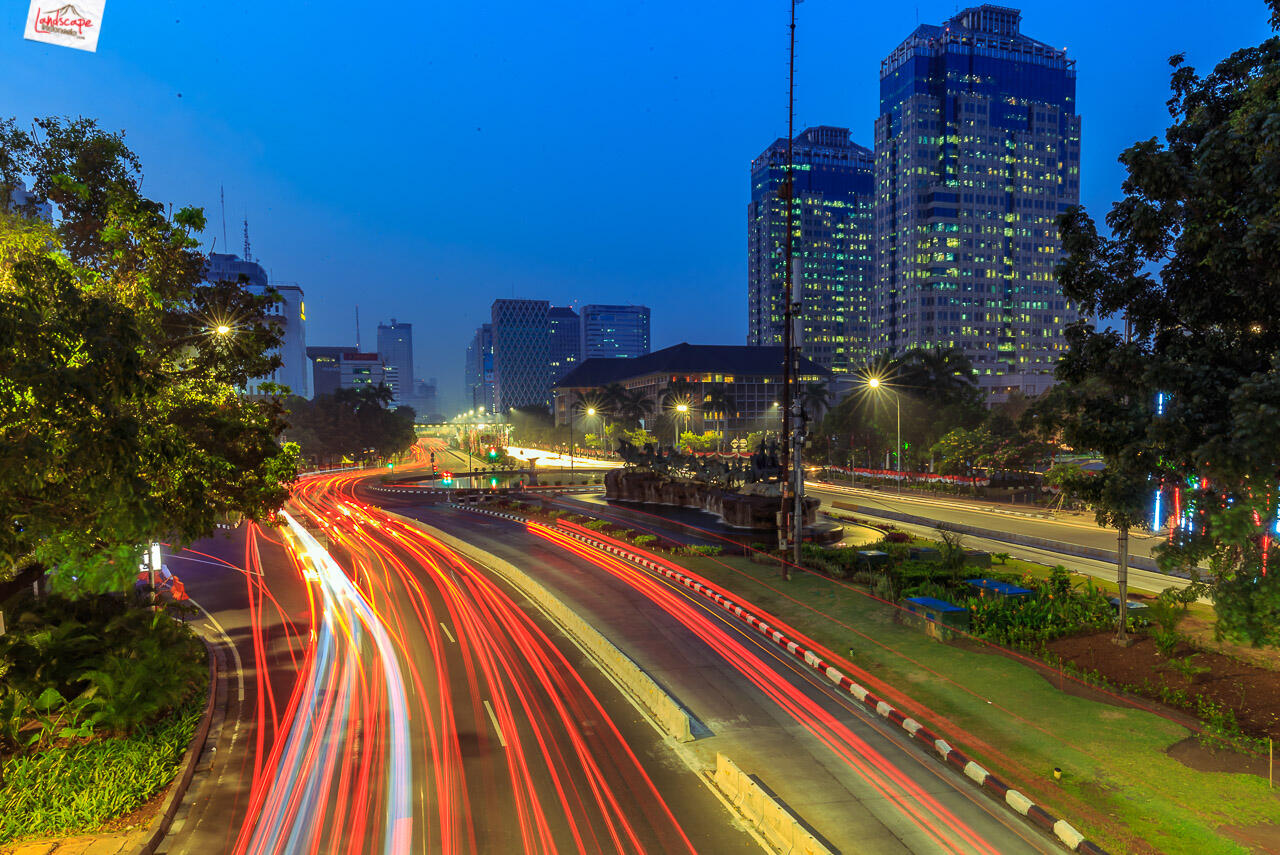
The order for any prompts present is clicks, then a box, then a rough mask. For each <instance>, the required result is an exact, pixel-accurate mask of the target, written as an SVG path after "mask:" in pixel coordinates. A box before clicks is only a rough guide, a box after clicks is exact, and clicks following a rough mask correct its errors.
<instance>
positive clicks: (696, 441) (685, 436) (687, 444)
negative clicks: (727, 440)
mask: <svg viewBox="0 0 1280 855" xmlns="http://www.w3.org/2000/svg"><path fill="white" fill-rule="evenodd" d="M680 446H681V447H682V448H688V449H690V450H691V451H697V452H713V451H717V450H718V449H719V446H720V434H718V433H714V432H712V431H708V432H706V433H703V434H697V433H693V432H692V431H685V432H684V433H682V434H680Z"/></svg>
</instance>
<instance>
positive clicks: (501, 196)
mask: <svg viewBox="0 0 1280 855" xmlns="http://www.w3.org/2000/svg"><path fill="white" fill-rule="evenodd" d="M787 8H788V6H787V3H786V2H785V0H770V2H761V0H737V2H723V0H721V1H720V2H702V3H676V2H653V0H650V2H645V1H644V0H641V1H640V2H629V3H625V4H619V3H610V2H604V3H594V4H592V3H566V2H560V1H559V0H550V2H543V3H539V4H532V3H527V2H510V0H504V2H498V0H481V2H460V3H459V2H455V3H449V4H444V3H438V4H433V3H425V4H400V3H387V4H363V8H360V7H358V6H356V5H355V4H335V3H302V4H299V3H295V4H272V3H257V4H252V5H251V4H247V3H240V2H230V1H229V0H224V2H212V3H210V2H204V3H183V4H172V3H165V4H161V3H154V2H152V3H146V4H142V3H130V2H125V0H109V2H108V3H107V7H106V16H105V20H104V22H103V27H102V31H101V37H100V42H99V45H98V52H97V53H96V54H87V53H83V52H80V51H73V50H69V49H66V48H57V47H50V46H45V45H41V44H36V43H33V42H28V41H25V40H24V39H23V38H22V35H21V34H22V30H23V26H24V23H25V15H26V4H24V3H21V2H17V0H15V2H10V3H8V4H6V5H5V8H4V10H3V12H0V34H6V35H3V42H0V44H3V47H0V96H2V97H0V114H3V115H12V116H16V117H17V118H18V119H19V120H20V121H21V122H28V121H29V120H30V119H31V118H32V117H33V116H38V115H47V114H57V115H85V116H93V117H96V118H98V119H99V120H100V121H101V123H102V124H103V126H104V127H106V128H109V129H123V130H124V131H125V132H126V134H127V138H128V140H129V142H130V144H131V145H132V146H133V148H134V149H135V150H136V151H137V152H138V153H139V154H140V156H141V157H142V161H143V164H144V167H145V171H146V177H145V181H144V190H145V191H146V192H147V193H148V195H150V196H151V197H153V198H157V199H161V200H164V201H166V202H173V203H175V204H179V205H180V204H196V205H203V206H204V207H205V208H206V212H207V213H208V214H209V216H210V223H211V226H210V228H209V230H208V232H207V233H206V237H207V238H208V240H209V241H212V240H213V239H214V238H216V239H217V244H218V247H217V248H218V249H219V250H222V249H223V248H224V241H223V238H222V227H221V221H220V217H219V208H218V188H219V185H223V186H225V188H226V199H227V203H226V212H227V232H228V237H229V243H230V245H231V249H232V251H235V252H239V251H240V247H241V245H242V239H241V228H240V224H241V220H242V219H243V218H244V217H246V216H247V217H248V219H249V230H250V237H251V238H252V244H253V252H254V255H255V256H257V257H258V258H259V260H260V261H261V262H262V263H263V264H264V266H266V267H267V268H268V269H269V270H270V272H271V274H272V277H273V278H274V279H275V280H278V281H283V282H296V283H298V284H300V285H301V286H302V287H303V288H304V289H305V291H306V295H307V309H308V327H307V340H308V343H309V344H352V343H354V338H355V332H354V327H355V323H354V312H355V306H356V305H357V304H359V306H360V318H361V323H362V327H363V328H362V341H363V342H364V343H366V345H367V344H368V343H371V342H372V341H373V329H374V326H375V325H376V324H377V322H378V321H379V320H386V319H389V318H391V317H392V316H394V317H396V318H397V319H399V320H401V321H409V322H412V323H413V324H414V326H415V330H414V332H415V336H414V337H415V347H416V359H415V362H416V363H417V366H418V369H417V373H418V374H419V376H424V377H427V376H435V377H438V378H439V380H440V383H441V387H442V389H441V390H442V393H443V394H445V395H446V396H448V397H449V398H450V400H451V401H453V402H454V403H460V401H458V397H457V396H458V395H459V394H460V390H461V385H462V383H461V374H462V355H463V351H464V349H465V347H466V343H467V341H468V340H469V338H470V336H471V333H472V332H473V330H474V329H475V327H476V325H478V324H479V323H481V322H483V321H484V320H485V319H487V317H488V313H489V304H490V303H491V302H492V301H493V300H494V299H496V298H498V297H511V296H518V297H530V298H540V299H549V300H551V301H553V302H556V303H569V302H572V301H577V302H578V303H580V304H581V303H592V302H596V303H602V302H641V303H645V304H648V305H650V306H652V307H653V337H654V346H655V347H663V346H666V345H669V344H674V343H677V342H679V341H693V342H702V343H743V342H745V336H746V222H745V220H746V213H745V212H746V203H747V197H748V166H749V163H750V160H751V158H752V157H753V156H755V155H756V154H758V153H759V152H760V151H761V150H762V149H764V148H765V147H766V146H767V145H768V144H769V143H770V142H771V141H772V140H773V139H774V138H775V137H778V136H782V135H783V134H785V131H786V60H787V56H786V44H787V43H786V35H787V34H786V15H787ZM957 8H958V7H957V5H956V3H954V2H946V3H944V2H931V0H926V2H920V3H919V4H914V5H913V4H898V3H884V4H876V5H873V4H867V3H857V4H855V3H850V2H841V0H808V2H806V3H804V4H803V5H801V6H800V7H799V27H798V31H797V32H798V49H797V57H798V58H797V87H798V88H797V101H796V105H797V130H798V129H800V128H803V127H805V126H807V125H816V124H829V125H842V126H847V127H850V128H852V129H853V130H854V132H855V138H856V139H858V140H859V141H860V142H862V143H864V144H866V145H870V144H871V138H872V123H873V122H874V119H875V115H876V110H877V96H878V70H879V62H880V59H881V58H882V57H883V56H884V55H885V54H887V53H888V52H889V51H890V50H892V49H893V47H895V46H896V45H897V44H898V42H899V41H901V40H902V39H903V38H904V37H905V36H906V35H907V34H908V33H909V32H910V31H911V29H912V28H914V26H915V24H916V22H917V15H918V20H919V21H921V22H926V23H928V22H934V23H936V22H939V21H941V20H942V19H944V18H946V17H949V16H950V15H951V14H953V13H954V12H955V11H956V9H957ZM1020 8H1022V10H1023V21H1022V27H1023V32H1025V33H1027V34H1028V35H1031V36H1033V37H1035V38H1039V39H1041V40H1043V41H1047V42H1050V43H1051V44H1054V45H1059V46H1064V47H1066V48H1067V49H1068V51H1069V52H1070V55H1071V56H1073V57H1074V58H1075V59H1076V60H1077V68H1078V72H1079V77H1078V90H1077V96H1078V103H1079V107H1080V111H1081V114H1082V116H1083V140H1082V146H1083V165H1082V185H1083V193H1082V196H1083V199H1082V200H1083V201H1084V203H1085V204H1086V205H1087V206H1088V207H1089V208H1090V210H1091V211H1092V212H1093V213H1094V214H1095V216H1100V215H1101V214H1103V213H1104V212H1105V210H1106V208H1107V207H1108V206H1109V205H1110V203H1111V202H1112V201H1113V200H1114V199H1115V198H1116V196H1117V195H1118V193H1119V185H1120V181H1121V179H1122V177H1123V173H1122V171H1121V169H1120V167H1119V165H1118V164H1117V163H1116V156H1117V154H1118V153H1119V152H1120V151H1121V150H1122V149H1123V148H1124V147H1125V146H1127V145H1128V144H1130V143H1131V142H1133V141H1134V140H1137V139H1140V138H1147V137H1150V136H1153V135H1158V134H1160V133H1162V131H1163V129H1164V127H1165V126H1166V125H1167V124H1168V114H1167V112H1166V110H1165V106H1164V104H1165V101H1166V99H1167V97H1168V96H1167V93H1168V66H1167V64H1166V59H1167V57H1168V56H1169V55H1170V54H1172V53H1175V52H1179V51H1182V52H1185V53H1186V54H1187V57H1188V60H1189V61H1190V62H1191V63H1192V64H1194V65H1196V66H1197V67H1199V68H1202V69H1207V68H1208V67H1210V66H1211V65H1212V64H1213V63H1214V62H1216V61H1217V60H1218V59H1220V58H1222V57H1223V56H1225V55H1226V54H1228V53H1229V52H1230V51H1232V50H1234V49H1236V48H1238V47H1242V46H1244V45H1249V44H1256V43H1258V42H1260V41H1261V40H1263V39H1264V38H1266V37H1267V36H1268V35H1269V30H1268V29H1267V26H1266V17H1267V15H1266V11H1265V7H1264V4H1263V3H1262V2H1261V0H1217V2H1214V3H1213V4H1207V3H1205V2H1203V0H1168V2H1165V3H1161V4H1152V3H1149V2H1140V0H1119V2H1116V0H1110V2H1103V0H1080V2H1075V3H1063V2H1061V0H1057V2H1043V0H1034V2H1031V0H1028V2H1025V3H1022V4H1021V6H1020Z"/></svg>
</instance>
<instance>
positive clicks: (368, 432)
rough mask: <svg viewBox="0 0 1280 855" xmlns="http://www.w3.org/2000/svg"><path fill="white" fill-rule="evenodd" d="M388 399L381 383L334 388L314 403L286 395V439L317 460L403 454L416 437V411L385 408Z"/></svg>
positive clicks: (304, 455)
mask: <svg viewBox="0 0 1280 855" xmlns="http://www.w3.org/2000/svg"><path fill="white" fill-rule="evenodd" d="M391 400H392V395H391V390H390V389H389V388H388V387H387V386H385V385H379V386H375V387H371V388H368V389H338V390H337V391H335V392H334V393H333V394H332V395H320V396H318V397H317V398H316V399H315V400H313V401H308V400H306V399H305V398H299V397H291V398H288V399H287V400H286V401H285V408H286V411H287V413H288V419H289V427H288V429H287V430H286V431H285V437H287V438H288V439H289V440H290V441H292V442H296V443H297V444H298V446H299V447H300V449H301V452H302V456H303V457H304V458H306V459H308V460H312V461H315V462H316V463H319V464H325V463H331V462H337V461H340V460H342V459H343V458H346V459H349V460H353V461H356V460H367V459H370V458H375V457H380V458H388V457H393V456H394V455H397V454H402V453H404V452H405V451H407V450H408V449H409V446H411V445H413V444H414V442H416V441H417V434H416V433H415V431H414V427H413V421H414V416H415V413H414V411H413V410H412V409H411V408H409V407H397V408H396V409H394V410H392V409H388V406H389V405H390V403H391Z"/></svg>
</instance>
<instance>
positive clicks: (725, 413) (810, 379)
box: [554, 344, 832, 441]
mask: <svg viewBox="0 0 1280 855" xmlns="http://www.w3.org/2000/svg"><path fill="white" fill-rule="evenodd" d="M782 353H783V351H782V347H780V346H771V345H766V346H750V345H745V346H744V345H706V344H677V345H673V346H672V347H666V348H663V349H662V350H656V351H654V352H652V353H649V354H645V355H643V356H638V357H635V358H632V359H602V358H598V357H597V358H595V359H585V360H583V361H582V363H581V364H580V365H578V366H577V367H576V368H574V369H573V370H572V371H570V372H569V373H568V374H566V375H565V376H564V377H563V378H561V379H560V380H559V381H558V382H557V383H556V384H555V389H554V393H555V407H554V414H555V419H556V424H568V421H569V415H570V412H571V409H570V407H571V405H572V404H573V403H574V402H576V401H579V400H586V401H590V400H591V399H592V396H598V395H599V394H600V393H601V391H602V390H603V389H604V388H605V387H606V386H608V385H609V384H611V383H620V384H622V386H623V387H624V388H626V389H629V390H633V391H639V392H641V393H642V394H643V395H644V397H645V398H647V399H648V401H649V405H650V412H651V414H652V415H650V416H649V417H648V418H646V419H645V420H644V421H645V427H646V428H647V429H650V430H653V429H654V428H655V427H656V425H657V423H658V418H659V416H660V415H661V407H660V404H661V402H662V394H663V392H664V391H665V390H666V388H667V386H669V385H670V384H671V383H672V382H675V381H680V382H682V383H692V384H694V389H695V391H694V394H693V395H692V400H691V401H690V407H689V421H688V428H689V430H691V431H693V432H694V433H703V432H704V431H708V430H714V431H721V432H724V433H725V434H741V435H745V434H747V433H751V432H753V431H761V430H773V431H776V430H779V429H780V427H781V425H782V415H781V411H780V409H779V407H778V404H779V399H778V396H779V394H780V393H781V389H782ZM831 377H832V373H831V371H829V370H828V369H826V368H823V367H822V366H821V365H818V364H817V363H815V362H813V361H812V360H810V359H808V358H805V357H801V360H800V375H799V381H800V382H801V383H820V382H824V381H827V380H829V379H830V378H831ZM717 392H723V393H724V395H725V396H726V397H727V399H728V402H729V404H730V406H729V407H728V408H725V409H718V408H716V407H715V405H714V402H715V400H716V394H715V393H717ZM597 418H600V417H599V416H598V417H597ZM575 424H583V428H582V429H583V431H584V432H585V431H590V430H593V429H594V430H597V431H598V429H599V424H592V423H590V418H589V417H587V416H585V415H584V414H581V413H575ZM664 441H669V440H664Z"/></svg>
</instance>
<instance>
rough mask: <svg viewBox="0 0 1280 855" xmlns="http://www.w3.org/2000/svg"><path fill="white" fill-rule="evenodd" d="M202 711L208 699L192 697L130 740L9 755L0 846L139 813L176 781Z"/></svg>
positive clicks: (0, 792)
mask: <svg viewBox="0 0 1280 855" xmlns="http://www.w3.org/2000/svg"><path fill="white" fill-rule="evenodd" d="M203 709H204V698H203V697H201V696H194V697H192V698H191V699H190V700H189V701H188V702H187V703H186V704H184V705H183V706H182V707H180V708H178V709H176V710H174V711H173V712H172V713H170V714H169V715H167V716H166V717H164V718H162V719H160V720H158V721H156V722H155V723H154V724H149V725H144V726H142V727H140V728H138V729H137V730H136V731H135V732H134V733H132V734H131V735H129V736H127V737H112V738H106V739H96V740H93V741H91V742H77V741H72V742H70V743H69V744H64V745H58V746H51V747H48V748H46V749H44V750H42V751H39V752H36V753H28V754H22V755H17V756H11V757H8V758H6V759H5V760H4V761H3V762H4V770H3V771H4V774H3V778H4V782H5V786H4V788H3V789H0V844H4V843H7V842H9V841H12V840H15V839H17V838H19V837H23V836H30V835H48V834H58V833H69V832H73V831H89V830H92V829H94V828H96V827H98V826H100V825H102V824H103V823H105V822H107V821H109V820H111V819H114V818H116V817H120V816H124V815H126V814H128V813H130V812H131V811H133V810H136V809H137V808H138V807H140V806H141V805H143V804H145V803H146V802H147V801H148V800H149V799H151V798H152V797H153V796H154V795H155V794H156V793H158V792H160V790H161V789H162V788H163V787H164V786H165V785H167V784H168V783H169V781H171V780H172V779H173V776H174V773H175V772H176V771H177V768H178V764H179V763H180V762H181V761H182V757H183V755H184V754H185V753H186V750H187V746H188V745H189V744H190V742H191V739H192V737H193V736H194V735H195V731H196V728H197V727H198V726H199V723H200V717H201V714H202V713H203ZM2 710H3V701H2V700H0V711H2Z"/></svg>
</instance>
